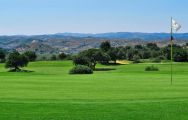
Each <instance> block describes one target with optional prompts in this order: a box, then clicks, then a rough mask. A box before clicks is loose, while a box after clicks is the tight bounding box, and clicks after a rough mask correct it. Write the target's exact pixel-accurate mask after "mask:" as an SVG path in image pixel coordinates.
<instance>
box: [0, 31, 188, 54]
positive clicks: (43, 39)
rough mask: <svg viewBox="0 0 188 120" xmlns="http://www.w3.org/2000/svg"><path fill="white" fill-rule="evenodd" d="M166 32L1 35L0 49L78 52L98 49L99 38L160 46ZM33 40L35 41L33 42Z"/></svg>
mask: <svg viewBox="0 0 188 120" xmlns="http://www.w3.org/2000/svg"><path fill="white" fill-rule="evenodd" d="M174 36H175V38H176V39H177V40H176V41H175V43H176V44H185V43H186V42H187V40H188V33H180V34H176V35H174ZM169 38H170V35H169V34H168V33H129V32H118V33H101V34H82V33H57V34H49V35H31V36H24V35H19V36H0V48H4V49H9V50H11V49H17V50H18V51H20V52H23V51H27V50H32V51H35V52H37V53H41V54H43V53H59V52H66V53H77V52H79V51H82V50H85V49H88V48H98V47H99V45H100V43H101V42H102V41H106V40H108V41H111V43H112V45H113V46H126V45H135V44H146V43H148V42H156V43H157V44H158V45H159V46H164V45H167V44H169ZM33 41H35V43H33Z"/></svg>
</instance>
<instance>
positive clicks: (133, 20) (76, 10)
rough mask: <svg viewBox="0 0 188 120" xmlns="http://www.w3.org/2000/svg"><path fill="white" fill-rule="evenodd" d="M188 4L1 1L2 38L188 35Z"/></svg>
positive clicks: (172, 0) (184, 0) (181, 0)
mask: <svg viewBox="0 0 188 120" xmlns="http://www.w3.org/2000/svg"><path fill="white" fill-rule="evenodd" d="M187 6H188V0H0V16H1V17H0V34H1V35H13V34H27V35H31V34H49V33H60V32H61V33H62V32H78V33H104V32H169V27H170V17H171V16H173V17H174V18H175V19H176V20H177V21H178V22H179V23H180V24H181V25H182V29H181V31H180V32H188V22H187V21H188V14H187V13H188V10H187Z"/></svg>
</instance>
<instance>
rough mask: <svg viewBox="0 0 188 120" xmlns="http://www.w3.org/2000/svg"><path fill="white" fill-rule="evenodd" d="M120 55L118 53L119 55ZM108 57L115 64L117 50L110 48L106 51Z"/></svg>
mask: <svg viewBox="0 0 188 120" xmlns="http://www.w3.org/2000/svg"><path fill="white" fill-rule="evenodd" d="M119 54H120V53H119ZM108 55H109V56H110V58H111V60H112V61H114V63H115V64H116V61H117V59H118V49H117V48H114V47H113V48H111V49H110V50H109V51H108Z"/></svg>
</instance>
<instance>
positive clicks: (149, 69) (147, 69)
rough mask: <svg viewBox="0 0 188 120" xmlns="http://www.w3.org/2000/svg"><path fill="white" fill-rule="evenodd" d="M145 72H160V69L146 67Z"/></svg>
mask: <svg viewBox="0 0 188 120" xmlns="http://www.w3.org/2000/svg"><path fill="white" fill-rule="evenodd" d="M145 71H159V69H158V68H157V67H155V66H153V65H152V66H148V67H146V68H145Z"/></svg>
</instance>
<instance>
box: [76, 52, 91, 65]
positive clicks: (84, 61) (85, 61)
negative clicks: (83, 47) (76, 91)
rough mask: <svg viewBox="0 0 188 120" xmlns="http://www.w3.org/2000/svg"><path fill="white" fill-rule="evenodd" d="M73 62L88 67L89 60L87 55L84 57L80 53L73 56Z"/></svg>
mask: <svg viewBox="0 0 188 120" xmlns="http://www.w3.org/2000/svg"><path fill="white" fill-rule="evenodd" d="M73 64H74V65H76V66H77V65H85V66H88V67H90V60H89V59H88V58H87V57H84V56H82V55H78V56H76V57H74V58H73Z"/></svg>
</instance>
